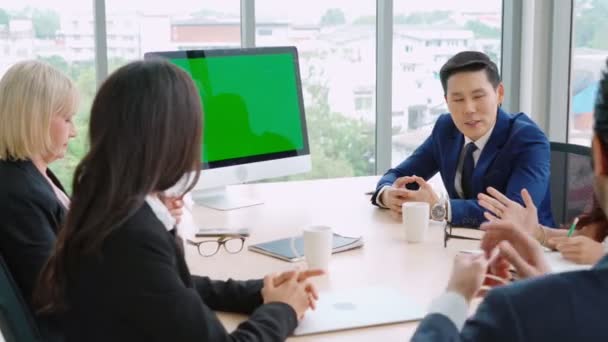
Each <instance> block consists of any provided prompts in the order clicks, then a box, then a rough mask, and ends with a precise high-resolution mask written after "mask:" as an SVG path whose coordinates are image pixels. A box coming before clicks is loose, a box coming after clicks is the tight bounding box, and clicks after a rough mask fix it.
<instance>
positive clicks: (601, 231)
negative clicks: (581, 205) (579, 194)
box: [565, 196, 608, 242]
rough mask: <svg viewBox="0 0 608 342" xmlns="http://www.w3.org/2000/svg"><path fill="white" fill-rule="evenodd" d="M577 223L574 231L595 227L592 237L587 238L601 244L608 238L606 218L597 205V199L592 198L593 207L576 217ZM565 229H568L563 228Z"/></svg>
mask: <svg viewBox="0 0 608 342" xmlns="http://www.w3.org/2000/svg"><path fill="white" fill-rule="evenodd" d="M578 219H579V221H578V223H577V225H576V229H582V228H584V227H586V226H589V225H592V224H593V225H596V226H597V228H596V229H595V230H593V234H594V235H593V236H589V237H590V238H592V239H593V240H595V241H598V242H602V241H604V239H605V238H606V236H608V218H607V217H606V214H605V213H604V210H602V207H601V206H600V205H599V202H598V200H597V197H595V196H593V205H592V206H591V209H590V210H587V211H586V212H584V213H583V214H581V215H579V216H578ZM565 228H566V229H567V228H568V227H565Z"/></svg>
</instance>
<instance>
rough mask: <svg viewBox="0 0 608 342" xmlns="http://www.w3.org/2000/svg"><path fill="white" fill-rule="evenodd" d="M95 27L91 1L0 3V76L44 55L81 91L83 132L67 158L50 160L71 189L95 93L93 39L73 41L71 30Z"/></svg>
mask: <svg viewBox="0 0 608 342" xmlns="http://www.w3.org/2000/svg"><path fill="white" fill-rule="evenodd" d="M92 28H93V13H92V2H91V1H79V0H72V1H56V2H50V1H39V0H38V1H37V0H24V1H8V2H7V1H3V2H2V3H0V75H3V74H4V73H5V72H6V70H7V69H8V68H9V67H11V66H12V65H13V64H15V63H17V62H19V61H23V60H28V59H39V60H43V61H46V62H47V63H49V64H51V65H53V66H54V67H56V68H58V69H59V70H61V71H63V72H64V73H66V74H67V75H68V76H70V77H71V78H72V80H74V82H75V83H76V85H77V87H78V90H79V91H80V95H81V98H80V106H79V109H78V113H77V115H76V116H75V118H74V121H75V125H76V129H77V131H78V136H77V137H76V138H75V139H72V141H71V142H70V144H69V147H68V151H67V153H66V156H65V158H63V159H61V160H59V161H56V162H54V163H53V164H51V169H52V170H53V171H54V172H55V173H56V175H57V176H58V177H59V179H60V180H61V182H62V184H63V185H64V186H65V187H66V188H68V190H69V188H71V185H72V184H71V183H72V173H73V170H74V168H75V167H76V164H77V163H78V162H79V161H80V158H81V157H82V156H83V155H84V153H85V150H86V146H85V145H86V135H87V132H86V126H87V122H88V112H89V109H90V107H91V100H92V97H93V94H94V92H95V63H94V55H95V51H94V45H93V41H92V40H91V41H90V44H89V42H88V41H86V40H74V39H73V37H72V35H71V32H73V31H75V30H92Z"/></svg>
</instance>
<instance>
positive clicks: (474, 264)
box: [447, 253, 497, 302]
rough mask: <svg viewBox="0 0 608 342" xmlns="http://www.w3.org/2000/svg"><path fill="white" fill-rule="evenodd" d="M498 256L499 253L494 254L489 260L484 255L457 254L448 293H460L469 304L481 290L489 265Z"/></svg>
mask: <svg viewBox="0 0 608 342" xmlns="http://www.w3.org/2000/svg"><path fill="white" fill-rule="evenodd" d="M496 256H497V253H492V254H491V256H490V257H489V258H487V257H486V255H485V254H484V253H481V254H465V253H460V254H457V255H456V256H455V257H454V268H453V269H452V275H451V276H450V280H449V282H448V287H447V291H451V292H456V293H459V294H461V295H462V296H463V297H464V298H465V299H466V301H467V302H470V301H471V299H473V297H475V295H476V294H477V292H478V291H479V290H480V289H481V285H482V284H483V282H484V279H485V277H486V270H487V269H488V265H489V264H490V263H491V262H492V261H493V260H494V259H495V258H496Z"/></svg>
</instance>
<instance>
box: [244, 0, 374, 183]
mask: <svg viewBox="0 0 608 342" xmlns="http://www.w3.org/2000/svg"><path fill="white" fill-rule="evenodd" d="M255 10H256V32H255V36H256V37H255V39H256V45H257V46H277V45H294V46H296V47H297V48H298V52H299V57H300V74H301V77H302V90H303V93H304V102H305V106H306V118H307V125H308V136H309V140H310V148H311V155H312V165H313V170H312V172H310V173H307V174H304V175H300V176H296V177H289V179H302V178H306V179H311V178H328V177H347V176H362V175H371V174H373V173H374V167H375V160H374V157H375V155H374V144H375V142H374V140H375V133H374V132H375V107H376V104H375V98H376V94H375V91H376V71H375V70H376V27H375V22H376V2H375V1H373V0H366V1H349V0H310V1H306V2H301V1H300V2H298V1H284V0H258V1H256V3H255Z"/></svg>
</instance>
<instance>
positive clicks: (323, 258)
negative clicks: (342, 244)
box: [291, 226, 333, 271]
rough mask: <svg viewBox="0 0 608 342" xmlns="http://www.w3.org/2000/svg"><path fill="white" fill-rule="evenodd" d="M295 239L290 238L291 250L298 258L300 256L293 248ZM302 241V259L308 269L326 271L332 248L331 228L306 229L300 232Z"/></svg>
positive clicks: (315, 227)
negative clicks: (304, 260)
mask: <svg viewBox="0 0 608 342" xmlns="http://www.w3.org/2000/svg"><path fill="white" fill-rule="evenodd" d="M296 238H297V237H293V238H291V250H292V251H293V254H294V255H295V256H296V257H300V256H301V255H300V253H299V252H298V250H297V249H296V246H295V241H296ZM302 240H303V242H304V258H305V259H306V263H307V264H308V268H310V269H322V270H325V271H327V270H328V268H329V259H330V257H331V253H332V247H333V233H332V230H331V228H330V227H328V226H310V227H306V228H304V230H303V231H302Z"/></svg>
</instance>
